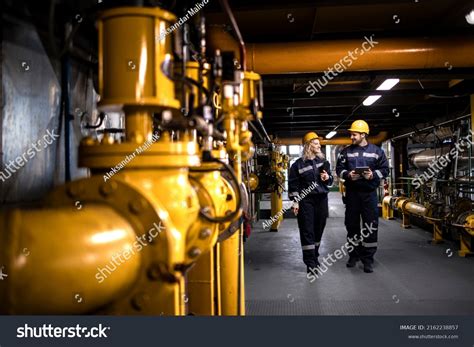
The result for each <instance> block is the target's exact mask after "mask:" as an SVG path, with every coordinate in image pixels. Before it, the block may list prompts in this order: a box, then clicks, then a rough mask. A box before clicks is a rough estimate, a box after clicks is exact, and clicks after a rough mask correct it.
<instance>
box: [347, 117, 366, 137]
mask: <svg viewBox="0 0 474 347" xmlns="http://www.w3.org/2000/svg"><path fill="white" fill-rule="evenodd" d="M349 131H353V132H356V133H366V134H369V125H368V124H367V122H366V121H363V120H362V119H358V120H356V121H355V122H353V123H352V125H351V127H350V128H349Z"/></svg>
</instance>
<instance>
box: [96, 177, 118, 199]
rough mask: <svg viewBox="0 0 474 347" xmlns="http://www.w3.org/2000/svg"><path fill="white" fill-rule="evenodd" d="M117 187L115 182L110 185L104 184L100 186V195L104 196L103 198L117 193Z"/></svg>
mask: <svg viewBox="0 0 474 347" xmlns="http://www.w3.org/2000/svg"><path fill="white" fill-rule="evenodd" d="M117 187H118V185H117V183H116V182H113V181H112V182H109V183H103V184H102V185H101V186H100V194H102V195H103V196H108V195H110V194H112V193H113V192H114V191H116V190H117Z"/></svg>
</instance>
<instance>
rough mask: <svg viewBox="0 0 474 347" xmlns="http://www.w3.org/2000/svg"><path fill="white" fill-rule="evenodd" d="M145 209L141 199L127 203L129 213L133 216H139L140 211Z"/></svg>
mask: <svg viewBox="0 0 474 347" xmlns="http://www.w3.org/2000/svg"><path fill="white" fill-rule="evenodd" d="M145 207H146V202H145V201H144V200H143V199H136V200H133V201H130V202H129V203H128V208H129V210H130V212H132V213H134V214H140V212H141V211H143V209H144V208H145Z"/></svg>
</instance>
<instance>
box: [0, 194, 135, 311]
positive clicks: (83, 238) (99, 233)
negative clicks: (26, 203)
mask: <svg viewBox="0 0 474 347" xmlns="http://www.w3.org/2000/svg"><path fill="white" fill-rule="evenodd" d="M76 207H77V208H76ZM79 207H81V209H79V210H78V208H79ZM0 221H2V222H3V225H2V231H3V232H2V233H0V244H1V245H2V252H0V264H5V269H4V271H5V272H6V273H7V274H8V279H7V280H6V281H1V282H0V301H1V302H2V305H1V306H0V313H2V314H81V313H87V312H93V311H94V310H97V309H98V308H99V307H102V306H104V305H107V304H110V303H111V302H113V301H114V300H117V299H119V298H120V297H122V296H123V295H125V294H126V293H127V292H128V291H129V290H130V289H131V287H132V286H133V284H134V282H135V281H136V280H137V277H138V274H139V271H140V266H141V260H142V259H141V254H140V253H133V254H132V253H131V251H132V250H133V246H132V245H133V243H134V242H135V241H136V234H135V231H134V229H133V228H132V226H131V225H130V224H129V223H128V221H127V220H125V219H124V218H123V217H122V216H121V215H120V214H118V213H117V212H115V211H114V210H113V209H112V208H110V207H108V206H105V205H101V204H93V203H91V204H88V205H87V206H84V207H82V206H80V205H77V206H74V205H71V207H62V208H43V209H31V210H20V209H15V210H10V211H4V212H2V213H1V214H0ZM127 257H128V259H126V258H127Z"/></svg>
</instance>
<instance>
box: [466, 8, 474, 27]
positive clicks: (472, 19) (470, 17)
mask: <svg viewBox="0 0 474 347" xmlns="http://www.w3.org/2000/svg"><path fill="white" fill-rule="evenodd" d="M466 22H468V23H469V24H471V25H474V10H471V12H469V13H468V14H466Z"/></svg>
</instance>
